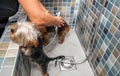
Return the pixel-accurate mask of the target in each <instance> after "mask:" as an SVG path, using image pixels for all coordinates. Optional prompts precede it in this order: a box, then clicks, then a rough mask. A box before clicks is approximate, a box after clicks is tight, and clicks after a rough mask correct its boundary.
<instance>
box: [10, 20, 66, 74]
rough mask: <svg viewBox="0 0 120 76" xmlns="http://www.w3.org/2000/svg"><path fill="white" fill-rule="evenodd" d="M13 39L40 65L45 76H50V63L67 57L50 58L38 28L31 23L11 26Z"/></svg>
mask: <svg viewBox="0 0 120 76" xmlns="http://www.w3.org/2000/svg"><path fill="white" fill-rule="evenodd" d="M10 29H11V39H12V40H13V41H14V42H16V43H17V44H19V46H20V50H21V51H22V52H23V53H24V54H25V55H27V56H29V57H30V58H31V60H33V61H34V62H36V63H38V64H39V67H40V71H41V73H42V75H43V76H49V74H48V72H47V67H48V64H49V62H50V61H52V60H57V59H64V58H65V56H63V55H60V56H57V57H48V56H47V55H46V54H45V52H44V50H43V41H42V39H41V37H40V35H39V31H38V30H37V29H36V26H35V25H34V24H32V23H30V22H22V23H16V24H13V25H10Z"/></svg>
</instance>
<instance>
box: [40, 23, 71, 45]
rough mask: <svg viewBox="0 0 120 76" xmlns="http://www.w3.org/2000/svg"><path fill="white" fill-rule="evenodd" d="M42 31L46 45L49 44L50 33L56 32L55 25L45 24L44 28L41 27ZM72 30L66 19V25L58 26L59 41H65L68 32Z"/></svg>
mask: <svg viewBox="0 0 120 76" xmlns="http://www.w3.org/2000/svg"><path fill="white" fill-rule="evenodd" d="M39 30H40V32H41V37H42V40H43V43H44V45H48V44H49V42H50V36H49V34H50V33H53V32H54V33H55V27H54V26H45V27H42V28H39ZM69 31H70V27H69V25H68V24H67V23H66V22H65V21H64V26H62V27H58V31H57V35H58V39H59V43H60V44H62V43H63V42H64V39H65V36H66V34H67V33H68V32H69Z"/></svg>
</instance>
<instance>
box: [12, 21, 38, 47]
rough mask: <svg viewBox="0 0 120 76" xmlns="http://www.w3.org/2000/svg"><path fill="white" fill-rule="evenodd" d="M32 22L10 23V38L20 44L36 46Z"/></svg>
mask: <svg viewBox="0 0 120 76" xmlns="http://www.w3.org/2000/svg"><path fill="white" fill-rule="evenodd" d="M33 26H34V24H32V23H30V22H21V23H15V24H11V25H10V30H11V39H12V41H14V42H15V43H17V44H18V45H20V46H24V47H27V46H34V47H37V45H38V40H37V33H36V31H35V28H34V27H33Z"/></svg>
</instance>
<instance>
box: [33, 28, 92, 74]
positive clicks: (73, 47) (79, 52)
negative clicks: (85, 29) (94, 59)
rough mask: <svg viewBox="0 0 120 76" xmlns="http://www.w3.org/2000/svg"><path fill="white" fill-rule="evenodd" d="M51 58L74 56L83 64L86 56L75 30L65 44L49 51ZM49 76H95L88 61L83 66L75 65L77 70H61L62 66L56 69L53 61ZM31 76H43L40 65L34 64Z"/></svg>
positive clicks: (50, 65) (50, 64) (49, 67)
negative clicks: (39, 68)
mask: <svg viewBox="0 0 120 76" xmlns="http://www.w3.org/2000/svg"><path fill="white" fill-rule="evenodd" d="M47 55H48V56H50V57H54V56H58V55H65V56H66V57H69V56H72V57H73V58H74V61H75V62H82V61H83V60H84V59H85V58H86V56H85V54H84V51H83V48H82V47H81V44H80V42H79V40H78V38H77V35H76V33H75V31H74V30H73V29H71V31H70V32H69V34H68V35H67V36H66V39H65V42H64V43H63V44H57V45H55V47H54V48H52V49H51V51H47ZM48 73H49V76H94V74H93V72H92V69H91V68H90V65H89V63H88V61H85V62H84V63H82V64H78V65H75V69H67V70H61V66H60V64H58V65H57V66H56V67H55V62H54V61H52V62H50V63H49V65H48ZM31 76H42V75H41V73H40V71H39V70H38V65H36V64H35V63H32V69H31Z"/></svg>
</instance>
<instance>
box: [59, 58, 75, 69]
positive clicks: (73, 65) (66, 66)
mask: <svg viewBox="0 0 120 76" xmlns="http://www.w3.org/2000/svg"><path fill="white" fill-rule="evenodd" d="M74 61H75V60H74V58H73V56H68V57H65V59H64V60H63V62H74ZM63 62H62V63H60V69H61V70H76V69H77V68H76V65H75V64H68V63H63Z"/></svg>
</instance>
